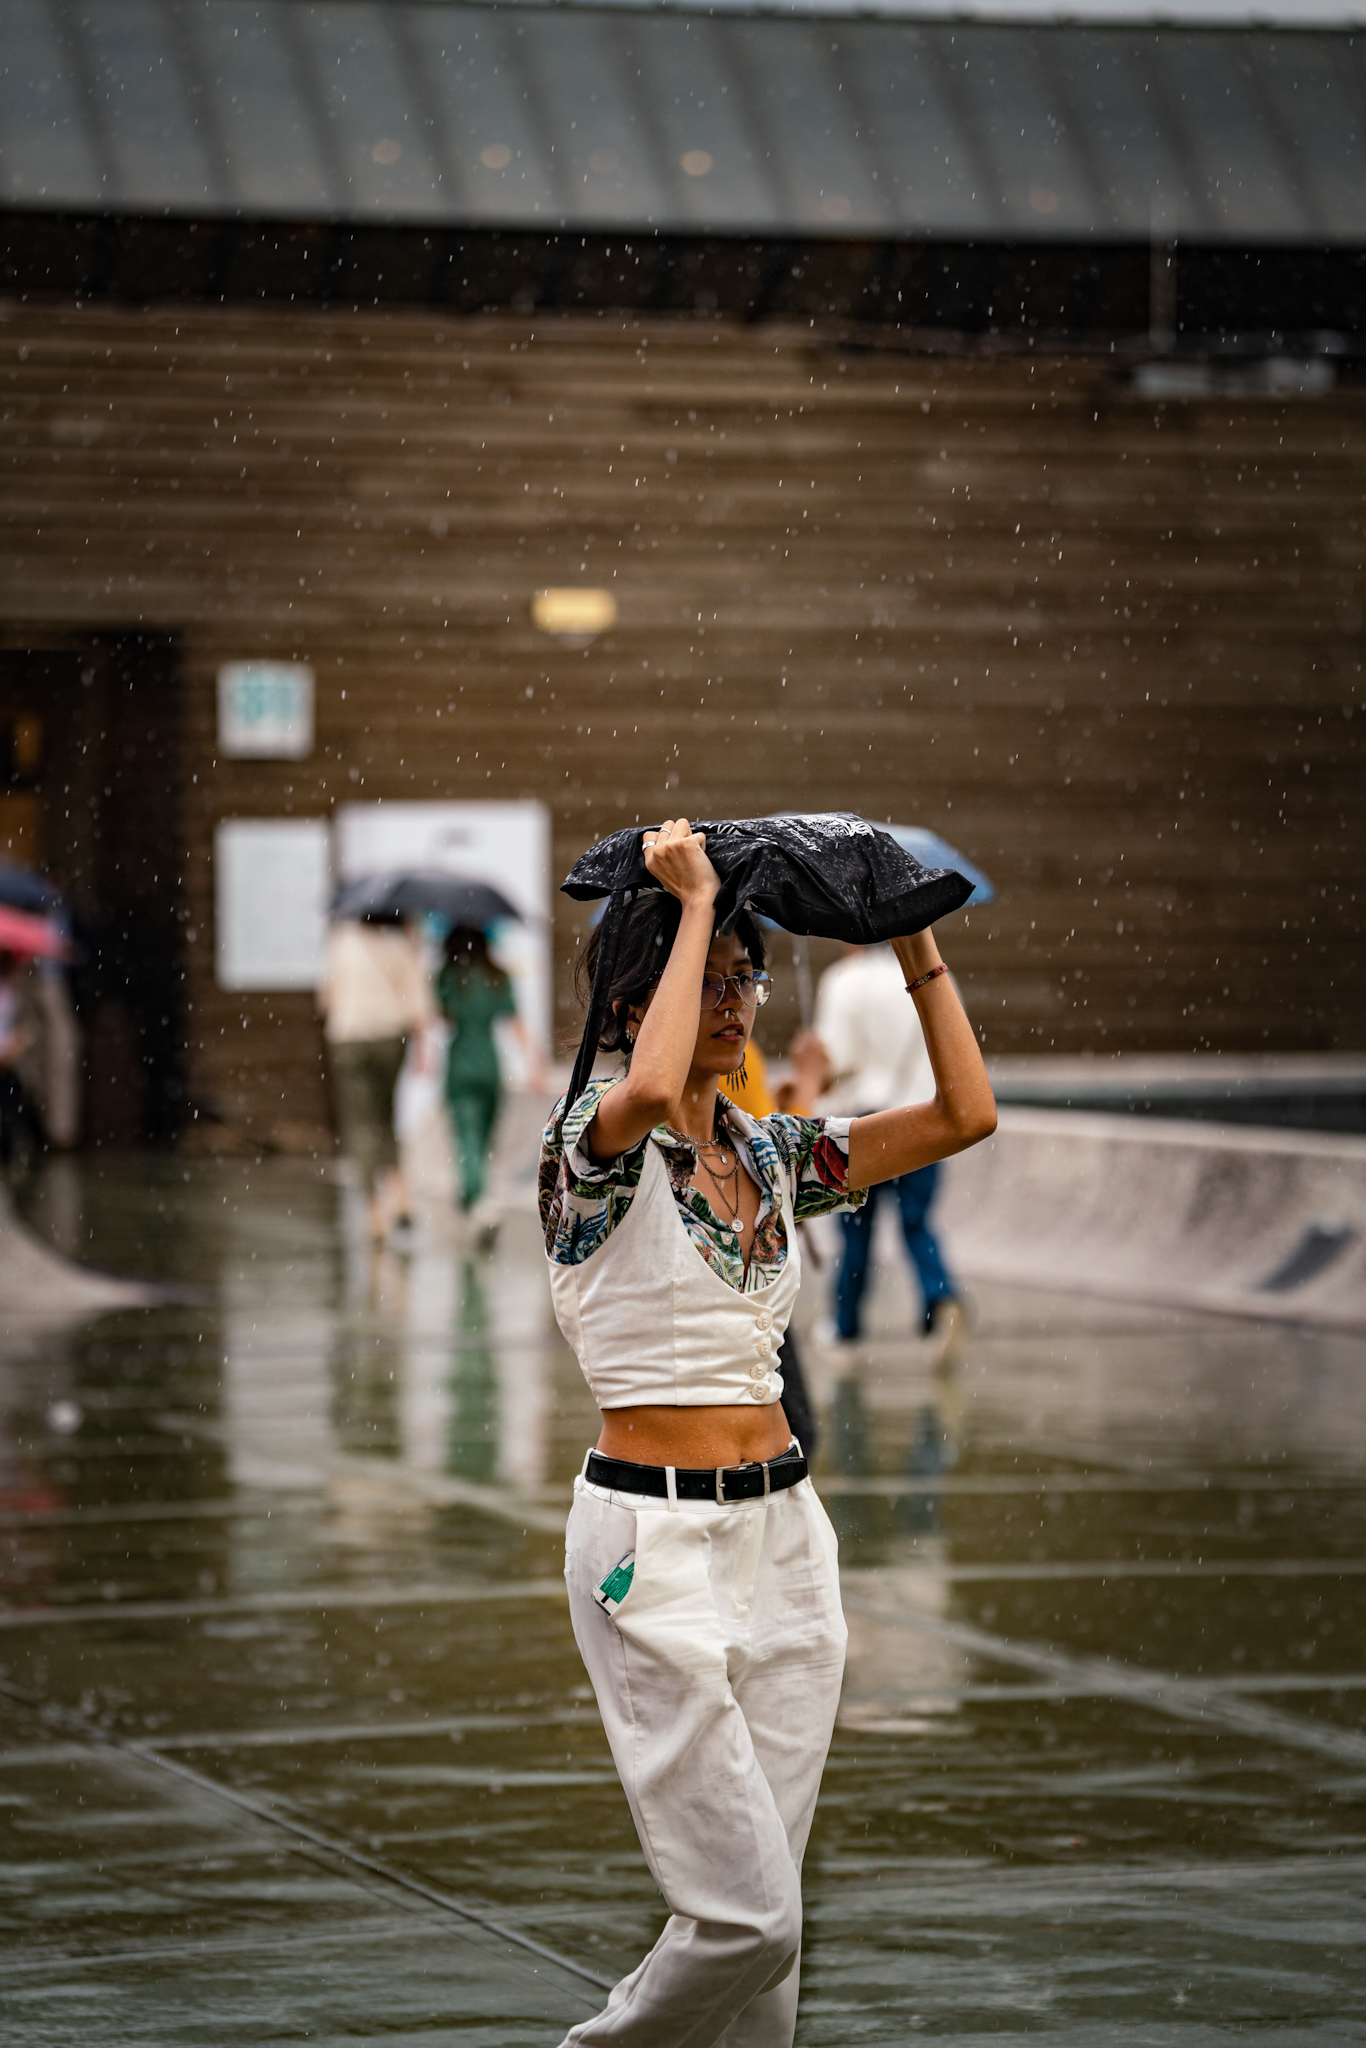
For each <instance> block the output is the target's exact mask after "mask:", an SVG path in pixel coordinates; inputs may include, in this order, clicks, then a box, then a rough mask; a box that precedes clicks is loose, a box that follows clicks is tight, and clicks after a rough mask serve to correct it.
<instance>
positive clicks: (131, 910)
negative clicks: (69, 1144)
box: [0, 631, 185, 1144]
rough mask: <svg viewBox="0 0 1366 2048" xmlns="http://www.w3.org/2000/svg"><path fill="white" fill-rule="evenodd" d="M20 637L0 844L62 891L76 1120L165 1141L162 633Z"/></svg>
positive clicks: (170, 1015)
mask: <svg viewBox="0 0 1366 2048" xmlns="http://www.w3.org/2000/svg"><path fill="white" fill-rule="evenodd" d="M11 637H13V636H11ZM26 637H29V638H30V639H31V641H32V642H33V643H34V644H32V645H31V646H30V647H28V648H25V649H22V650H15V651H8V652H5V651H0V858H6V859H11V860H21V861H25V862H27V863H28V864H29V865H31V866H34V867H37V868H40V869H41V870H43V871H44V872H45V873H46V874H47V875H48V876H49V877H50V878H51V879H52V880H53V881H55V882H56V883H58V885H59V886H60V887H61V888H62V890H63V891H64V892H65V894H66V895H67V897H68V899H69V901H70V904H71V910H72V919H73V928H74V940H75V958H74V961H73V964H72V968H71V977H70V979H71V992H72V996H73V999H74V1003H75V1008H76V1014H77V1017H78V1020H79V1023H80V1028H81V1034H82V1038H83V1041H84V1090H83V1094H84V1102H83V1109H82V1116H81V1131H82V1135H83V1136H84V1137H85V1139H86V1140H87V1141H88V1142H91V1143H94V1144H165V1143H168V1142H169V1141H170V1140H171V1139H172V1138H173V1137H174V1136H175V1133H176V1131H177V1129H178V1128H179V1124H180V1120H181V1110H182V1103H183V1100H184V1073H185V1016H184V1008H185V1005H184V963H183V960H182V935H183V923H184V920H183V916H182V907H181V879H182V878H181V871H182V866H183V855H182V847H183V834H182V832H181V830H180V824H179V815H178V805H179V791H180V737H179V688H178V682H177V675H176V664H175V651H174V645H173V642H172V641H171V639H170V637H169V636H167V635H162V634H142V633H138V634H100V635H95V636H92V637H90V638H89V639H87V640H83V641H75V640H73V639H72V638H71V636H69V635H66V634H60V633H56V632H54V633H53V634H52V635H51V638H52V641H53V642H54V643H56V644H54V645H52V646H47V647H44V646H43V645H42V644H41V642H42V640H43V639H44V638H46V637H47V636H46V635H43V634H41V633H39V632H37V631H35V632H33V633H31V634H30V635H29V636H26Z"/></svg>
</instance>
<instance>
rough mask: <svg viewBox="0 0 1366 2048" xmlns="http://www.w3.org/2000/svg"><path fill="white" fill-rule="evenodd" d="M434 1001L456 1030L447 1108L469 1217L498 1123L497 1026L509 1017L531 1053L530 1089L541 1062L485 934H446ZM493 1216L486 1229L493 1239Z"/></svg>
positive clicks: (471, 930)
mask: <svg viewBox="0 0 1366 2048" xmlns="http://www.w3.org/2000/svg"><path fill="white" fill-rule="evenodd" d="M445 953H446V957H445V963H444V965H443V966H442V969H441V972H440V974H439V975H438V977H437V983H436V999H437V1003H438V1005H439V1007H440V1010H441V1014H442V1016H443V1017H444V1018H445V1019H446V1021H447V1022H448V1023H449V1025H450V1027H451V1039H450V1049H449V1051H448V1053H447V1055H446V1108H447V1111H448V1113H449V1115H450V1120H451V1132H452V1135H453V1137H454V1140H455V1155H456V1171H457V1174H458V1176H459V1184H460V1208H461V1211H462V1213H464V1214H465V1215H468V1214H469V1213H470V1211H471V1210H473V1209H476V1208H477V1207H478V1205H479V1204H480V1202H482V1200H483V1198H484V1189H485V1186H486V1183H487V1178H488V1161H489V1153H490V1151H491V1149H492V1146H493V1132H494V1126H495V1125H496V1123H497V1121H498V1111H499V1109H500V1108H501V1107H502V1101H503V1079H502V1069H501V1067H500V1065H499V1061H498V1046H497V1042H496V1040H495V1038H494V1035H493V1027H494V1025H495V1024H496V1023H497V1021H498V1019H499V1018H500V1017H507V1018H510V1019H511V1021H512V1024H513V1028H514V1030H515V1031H516V1032H517V1035H518V1038H519V1040H520V1042H521V1046H522V1051H523V1053H524V1055H525V1056H526V1062H527V1067H528V1076H529V1080H530V1083H531V1086H532V1087H541V1086H543V1085H544V1078H545V1077H544V1062H543V1061H542V1059H541V1056H540V1053H539V1051H538V1050H537V1048H536V1047H535V1046H534V1045H533V1044H532V1040H531V1035H530V1033H529V1032H528V1031H527V1029H526V1027H525V1025H524V1024H523V1022H522V1020H521V1018H520V1017H519V1016H518V1014H517V999H516V997H515V995H514V994H513V991H512V981H511V977H510V976H509V975H507V974H506V973H505V972H504V971H503V969H502V968H501V967H499V966H498V965H497V963H496V962H495V961H494V960H493V959H492V958H491V957H490V955H489V947H488V940H487V938H486V937H485V935H484V933H483V932H482V931H480V930H479V929H477V928H476V927H474V926H471V925H456V926H455V928H454V929H453V930H452V931H451V932H450V934H449V936H448V937H447V939H446V948H445ZM493 1227H494V1226H493V1224H492V1222H491V1221H489V1222H487V1223H486V1224H485V1231H486V1233H487V1234H489V1235H490V1236H491V1234H492V1231H493Z"/></svg>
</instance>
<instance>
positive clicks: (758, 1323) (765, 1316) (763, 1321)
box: [754, 1308, 773, 1330]
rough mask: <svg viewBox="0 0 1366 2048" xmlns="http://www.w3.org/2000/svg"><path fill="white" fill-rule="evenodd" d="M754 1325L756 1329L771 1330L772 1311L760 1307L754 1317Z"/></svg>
mask: <svg viewBox="0 0 1366 2048" xmlns="http://www.w3.org/2000/svg"><path fill="white" fill-rule="evenodd" d="M754 1327H755V1329H756V1330H771V1329H772V1328H773V1313H772V1311H771V1310H770V1309H766V1308H761V1309H760V1311H759V1313H758V1315H757V1316H756V1317H755V1318H754Z"/></svg>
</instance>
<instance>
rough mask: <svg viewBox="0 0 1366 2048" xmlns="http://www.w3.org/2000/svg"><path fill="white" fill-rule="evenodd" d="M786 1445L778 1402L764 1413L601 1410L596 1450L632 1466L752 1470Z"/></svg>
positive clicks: (787, 1436) (744, 1409)
mask: <svg viewBox="0 0 1366 2048" xmlns="http://www.w3.org/2000/svg"><path fill="white" fill-rule="evenodd" d="M791 1441H792V1431H791V1430H790V1429H789V1428H788V1426H787V1417H786V1416H785V1415H784V1414H783V1406H782V1402H781V1401H772V1402H770V1403H769V1404H768V1406H767V1407H764V1408H747V1407H742V1406H740V1405H739V1404H737V1405H736V1406H734V1407H725V1408H652V1407H642V1408H606V1409H604V1410H603V1416H602V1434H601V1436H600V1437H599V1438H598V1449H599V1450H600V1451H601V1452H602V1454H603V1456H604V1457H605V1458H626V1459H628V1460H629V1461H630V1462H631V1463H632V1464H633V1465H675V1466H682V1467H687V1466H690V1465H696V1466H702V1465H752V1464H757V1463H762V1462H764V1461H765V1460H767V1459H769V1458H779V1457H781V1456H782V1454H783V1452H784V1451H785V1450H786V1449H787V1447H788V1445H789V1443H790V1442H791Z"/></svg>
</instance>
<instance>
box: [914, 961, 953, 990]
mask: <svg viewBox="0 0 1366 2048" xmlns="http://www.w3.org/2000/svg"><path fill="white" fill-rule="evenodd" d="M948 971H949V970H948V968H947V967H946V966H945V965H944V963H943V961H942V960H941V961H940V963H939V965H938V966H937V967H932V968H931V969H930V971H929V973H928V974H922V975H921V976H920V979H919V980H918V981H908V982H907V983H906V993H907V995H908V996H913V995H914V994H915V992H916V990H917V989H918V988H924V986H925V983H926V982H927V981H933V980H934V977H935V975H936V974H947V973H948Z"/></svg>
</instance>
